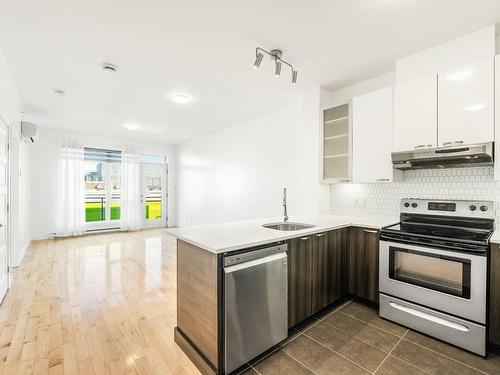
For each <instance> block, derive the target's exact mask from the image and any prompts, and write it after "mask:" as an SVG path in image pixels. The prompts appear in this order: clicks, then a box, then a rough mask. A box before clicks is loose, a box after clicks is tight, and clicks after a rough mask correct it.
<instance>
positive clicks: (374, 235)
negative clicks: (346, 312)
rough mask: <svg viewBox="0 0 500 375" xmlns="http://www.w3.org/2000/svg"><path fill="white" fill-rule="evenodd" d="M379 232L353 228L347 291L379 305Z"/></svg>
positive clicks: (348, 255)
mask: <svg viewBox="0 0 500 375" xmlns="http://www.w3.org/2000/svg"><path fill="white" fill-rule="evenodd" d="M378 247H379V240H378V231H377V230H373V229H366V228H359V227H352V228H351V232H350V235H349V248H348V251H347V291H348V292H349V293H350V294H352V295H354V296H357V297H360V298H363V299H365V300H368V301H371V302H375V303H378V272H379V271H378V266H379V259H378V257H379V249H378Z"/></svg>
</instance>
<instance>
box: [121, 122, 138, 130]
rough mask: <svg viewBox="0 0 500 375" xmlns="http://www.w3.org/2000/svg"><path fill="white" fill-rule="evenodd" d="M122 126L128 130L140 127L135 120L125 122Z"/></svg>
mask: <svg viewBox="0 0 500 375" xmlns="http://www.w3.org/2000/svg"><path fill="white" fill-rule="evenodd" d="M122 126H123V127H124V128H126V129H128V130H139V129H140V128H141V125H139V124H137V123H135V122H126V123H124V124H122Z"/></svg>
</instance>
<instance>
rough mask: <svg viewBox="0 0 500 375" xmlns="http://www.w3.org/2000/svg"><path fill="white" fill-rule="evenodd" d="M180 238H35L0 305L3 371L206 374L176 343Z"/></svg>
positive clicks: (149, 234) (146, 234)
mask: <svg viewBox="0 0 500 375" xmlns="http://www.w3.org/2000/svg"><path fill="white" fill-rule="evenodd" d="M175 256H176V254H175V240H174V239H173V238H172V237H170V236H167V235H166V234H164V233H162V231H161V230H148V231H142V232H135V233H112V234H103V235H93V236H86V237H81V238H74V239H62V240H52V241H34V242H33V243H32V245H31V246H30V248H29V250H28V253H27V254H26V258H25V260H24V262H23V264H22V266H21V267H19V268H17V269H14V271H13V275H14V282H13V286H12V289H11V290H10V291H9V292H8V294H7V296H6V298H5V300H4V301H3V302H2V304H1V305H0V374H31V373H35V374H176V375H177V374H198V373H199V372H198V370H197V369H196V368H195V367H194V365H193V364H192V363H191V361H190V360H189V359H188V358H187V357H186V355H185V354H184V353H183V352H182V351H181V350H180V348H179V347H178V346H177V345H176V344H175V343H174V339H173V334H174V326H175V322H176V272H175V267H176V259H175Z"/></svg>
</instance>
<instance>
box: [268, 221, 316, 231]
mask: <svg viewBox="0 0 500 375" xmlns="http://www.w3.org/2000/svg"><path fill="white" fill-rule="evenodd" d="M315 226H316V225H313V224H303V223H291V222H290V223H289V222H282V223H269V224H264V225H263V227H264V228H269V229H274V230H284V231H290V230H301V229H309V228H314V227H315Z"/></svg>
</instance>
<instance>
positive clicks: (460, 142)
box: [455, 141, 464, 144]
mask: <svg viewBox="0 0 500 375" xmlns="http://www.w3.org/2000/svg"><path fill="white" fill-rule="evenodd" d="M455 143H459V144H462V143H464V141H455Z"/></svg>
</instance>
